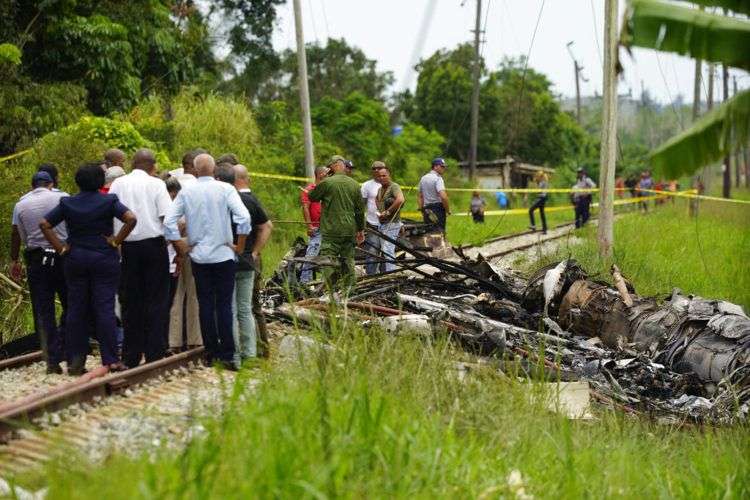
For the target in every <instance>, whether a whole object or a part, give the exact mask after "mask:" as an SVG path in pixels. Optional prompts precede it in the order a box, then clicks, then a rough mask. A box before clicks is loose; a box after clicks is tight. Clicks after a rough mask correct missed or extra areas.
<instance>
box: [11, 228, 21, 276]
mask: <svg viewBox="0 0 750 500" xmlns="http://www.w3.org/2000/svg"><path fill="white" fill-rule="evenodd" d="M20 254H21V233H19V232H18V226H17V225H16V224H13V226H12V227H11V229H10V260H11V261H12V262H11V266H10V277H11V278H13V280H15V281H21V278H22V277H23V267H22V266H21V262H20V261H19V260H18V258H19V255H20Z"/></svg>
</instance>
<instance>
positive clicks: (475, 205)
mask: <svg viewBox="0 0 750 500" xmlns="http://www.w3.org/2000/svg"><path fill="white" fill-rule="evenodd" d="M486 205H487V202H485V201H484V198H482V197H481V196H472V197H471V213H473V214H475V213H478V212H480V211H481V210H482V209H483V208H484V207H485V206H486Z"/></svg>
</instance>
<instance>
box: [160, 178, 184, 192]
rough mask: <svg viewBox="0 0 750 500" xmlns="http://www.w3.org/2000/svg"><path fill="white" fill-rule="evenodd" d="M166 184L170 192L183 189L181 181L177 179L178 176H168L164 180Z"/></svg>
mask: <svg viewBox="0 0 750 500" xmlns="http://www.w3.org/2000/svg"><path fill="white" fill-rule="evenodd" d="M164 184H166V185H167V192H169V193H179V192H180V189H182V185H181V184H180V181H178V180H177V178H176V177H172V176H170V177H167V178H166V179H165V180H164Z"/></svg>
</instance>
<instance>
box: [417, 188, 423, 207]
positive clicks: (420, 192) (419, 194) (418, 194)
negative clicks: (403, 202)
mask: <svg viewBox="0 0 750 500" xmlns="http://www.w3.org/2000/svg"><path fill="white" fill-rule="evenodd" d="M417 205H418V206H419V210H422V209H423V208H424V198H423V197H422V191H418V192H417Z"/></svg>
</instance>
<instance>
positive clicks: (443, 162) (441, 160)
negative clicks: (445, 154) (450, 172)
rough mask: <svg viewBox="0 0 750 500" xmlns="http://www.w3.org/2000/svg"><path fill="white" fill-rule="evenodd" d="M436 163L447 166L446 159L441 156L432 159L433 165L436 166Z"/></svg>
mask: <svg viewBox="0 0 750 500" xmlns="http://www.w3.org/2000/svg"><path fill="white" fill-rule="evenodd" d="M435 165H440V166H441V167H446V166H447V165H446V164H445V160H444V159H442V158H440V157H438V158H435V159H434V160H432V166H433V167H434V166H435Z"/></svg>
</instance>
